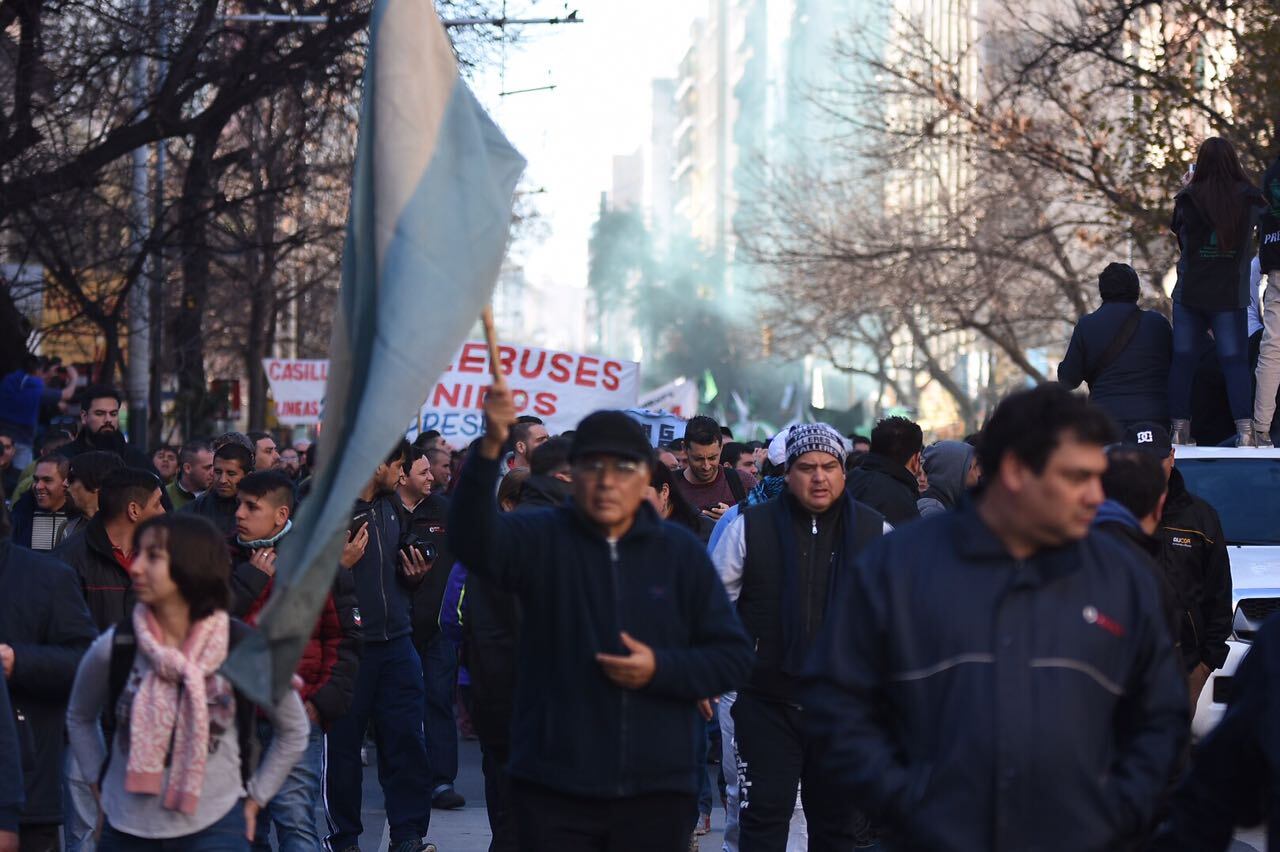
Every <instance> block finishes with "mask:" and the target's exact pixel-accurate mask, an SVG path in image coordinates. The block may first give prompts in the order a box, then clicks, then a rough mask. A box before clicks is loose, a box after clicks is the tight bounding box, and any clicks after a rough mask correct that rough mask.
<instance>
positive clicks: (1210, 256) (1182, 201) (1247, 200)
mask: <svg viewBox="0 0 1280 852" xmlns="http://www.w3.org/2000/svg"><path fill="white" fill-rule="evenodd" d="M1191 189H1192V188H1191V187H1188V188H1186V189H1183V190H1182V191H1181V192H1179V193H1178V195H1177V197H1176V198H1175V199H1174V203H1173V219H1172V220H1171V221H1170V223H1169V229H1170V230H1171V231H1173V233H1174V234H1175V235H1176V236H1177V237H1178V246H1179V248H1180V249H1181V254H1180V255H1179V256H1178V283H1177V284H1175V285H1174V288H1173V301H1175V302H1177V303H1179V304H1182V305H1186V306H1187V307H1190V308H1196V309H1198V310H1202V311H1242V310H1244V309H1245V308H1247V307H1248V306H1249V265H1250V263H1251V262H1252V261H1253V254H1254V248H1253V240H1254V232H1255V230H1256V228H1257V224H1258V215H1259V213H1260V211H1261V208H1262V207H1263V206H1264V202H1263V199H1262V195H1261V194H1260V193H1259V192H1258V190H1256V189H1254V188H1253V187H1252V186H1250V185H1248V184H1247V183H1242V184H1240V185H1239V186H1238V187H1237V192H1238V193H1239V196H1240V203H1241V204H1244V205H1246V212H1245V218H1244V220H1243V221H1244V226H1243V227H1242V228H1241V229H1240V242H1239V245H1237V246H1235V247H1234V248H1232V249H1227V248H1224V247H1223V246H1221V245H1219V243H1218V232H1217V231H1216V230H1214V227H1213V224H1212V223H1211V222H1210V221H1209V217H1208V214H1207V213H1205V211H1203V210H1202V209H1201V208H1200V205H1199V204H1198V203H1197V202H1196V201H1195V198H1194V196H1193V193H1192V191H1191Z"/></svg>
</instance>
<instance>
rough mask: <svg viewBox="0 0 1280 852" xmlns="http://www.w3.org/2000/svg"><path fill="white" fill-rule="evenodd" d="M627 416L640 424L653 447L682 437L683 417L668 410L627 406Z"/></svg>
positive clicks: (684, 423) (684, 422)
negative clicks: (651, 409)
mask: <svg viewBox="0 0 1280 852" xmlns="http://www.w3.org/2000/svg"><path fill="white" fill-rule="evenodd" d="M627 416H629V417H630V418H631V419H632V420H634V421H636V422H637V423H639V424H640V428H641V429H643V430H644V433H645V435H647V436H648V437H649V443H650V444H652V445H653V446H655V447H660V446H662V445H663V444H669V443H671V442H672V441H674V440H675V439H676V438H683V437H684V427H685V425H686V421H685V419H684V418H683V417H680V416H678V415H675V414H672V413H670V412H668V411H649V410H648V409H644V408H628V409H627Z"/></svg>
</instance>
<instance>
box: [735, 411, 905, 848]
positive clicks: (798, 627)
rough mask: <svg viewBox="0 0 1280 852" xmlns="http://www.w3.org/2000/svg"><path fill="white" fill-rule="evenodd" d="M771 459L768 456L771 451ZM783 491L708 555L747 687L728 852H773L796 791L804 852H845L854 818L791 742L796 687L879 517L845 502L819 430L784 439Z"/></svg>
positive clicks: (796, 721)
mask: <svg viewBox="0 0 1280 852" xmlns="http://www.w3.org/2000/svg"><path fill="white" fill-rule="evenodd" d="M770 449H771V450H772V449H774V448H773V447H771V448H770ZM785 451H786V455H785V466H786V477H785V486H786V487H785V489H784V490H783V491H782V493H781V494H780V495H778V496H777V497H776V498H775V499H772V500H769V501H767V502H763V503H759V504H756V505H748V506H747V507H746V508H745V509H742V510H741V511H740V514H739V515H738V517H737V518H736V519H734V520H733V521H731V522H730V524H729V526H728V527H727V528H726V529H725V530H724V531H723V535H721V537H720V538H719V540H718V541H717V543H716V546H715V549H714V551H713V552H712V562H714V563H715V566H716V570H717V571H719V573H720V579H721V580H723V581H724V584H725V588H726V590H727V591H728V593H729V598H730V600H732V601H734V602H735V604H736V606H737V610H738V616H739V617H740V618H741V619H742V623H743V625H744V626H745V627H746V629H747V633H748V635H749V636H750V637H751V639H752V643H753V644H754V646H755V649H756V663H755V667H754V669H753V671H752V676H751V680H750V681H749V683H748V684H747V686H745V687H744V688H742V689H741V690H739V692H738V695H737V699H736V701H735V702H734V704H733V707H732V710H731V713H730V715H731V717H732V721H733V729H734V736H733V740H734V744H735V746H736V754H735V761H736V764H737V769H738V781H739V792H738V832H739V834H738V849H739V850H740V852H761V850H764V852H782V850H784V849H785V848H786V845H787V833H788V826H789V824H790V822H791V817H792V811H793V809H794V804H795V800H796V790H797V788H799V790H800V796H801V799H802V801H803V803H804V813H805V818H806V821H807V824H808V835H809V839H810V847H811V848H814V849H852V848H853V847H854V845H855V843H856V842H857V840H858V837H857V831H858V828H859V822H860V818H859V816H858V814H857V813H856V812H855V811H854V810H853V809H852V808H850V807H849V803H848V801H847V800H843V799H841V798H839V797H834V796H831V795H829V793H828V791H829V790H830V787H829V785H827V784H826V783H824V781H823V779H822V778H821V777H820V776H819V775H818V774H817V769H818V764H819V762H818V759H817V757H818V756H817V755H816V754H813V753H811V747H810V746H809V745H808V744H807V743H806V741H805V737H804V736H803V735H802V718H801V717H802V713H803V711H802V710H801V707H800V704H799V700H798V692H797V678H798V676H799V675H800V673H801V671H802V670H803V667H804V660H805V657H806V656H807V653H808V650H809V648H810V646H811V644H812V643H813V640H814V639H815V637H816V636H817V635H818V631H819V630H820V628H821V627H822V623H823V621H824V619H825V617H826V614H827V611H826V610H827V601H828V599H829V598H830V596H831V592H832V590H833V589H834V588H835V586H836V584H837V583H840V582H841V581H842V578H843V577H844V576H845V575H846V574H848V573H849V572H851V571H852V570H853V563H854V560H855V559H856V558H857V555H858V554H859V552H861V551H862V549H863V548H865V547H866V546H867V545H869V544H870V543H871V542H872V541H874V540H875V539H877V538H879V537H880V536H881V535H882V534H883V532H884V529H885V522H884V518H883V517H882V516H881V515H880V514H879V513H877V512H876V511H875V510H874V509H871V508H870V507H868V506H865V505H863V504H860V503H857V502H856V501H855V500H854V499H853V498H852V497H851V496H849V495H848V494H847V493H846V491H845V470H844V464H845V458H846V455H847V453H848V449H847V447H846V444H845V439H844V437H843V436H842V435H841V434H840V433H839V432H837V431H836V430H835V429H833V428H831V427H830V426H828V425H827V424H825V423H806V424H801V425H797V426H793V427H791V429H790V430H788V431H787V433H786V436H785Z"/></svg>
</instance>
